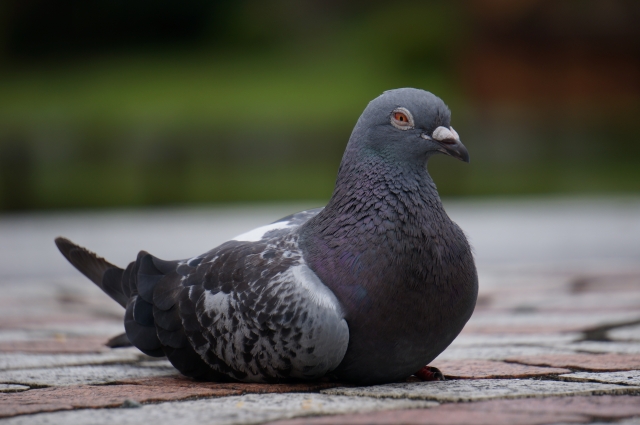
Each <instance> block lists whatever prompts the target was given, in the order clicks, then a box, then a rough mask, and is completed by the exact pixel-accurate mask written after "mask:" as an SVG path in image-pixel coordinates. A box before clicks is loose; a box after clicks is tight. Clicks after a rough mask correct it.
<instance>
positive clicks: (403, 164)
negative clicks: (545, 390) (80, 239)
mask: <svg viewBox="0 0 640 425" xmlns="http://www.w3.org/2000/svg"><path fill="white" fill-rule="evenodd" d="M450 119H451V114H450V111H449V109H448V107H447V106H446V105H445V103H444V102H443V101H442V100H441V99H440V98H438V97H437V96H435V95H433V94H431V93H429V92H427V91H423V90H419V89H414V88H402V89H396V90H390V91H386V92H384V93H383V94H382V95H380V96H379V97H377V98H375V99H374V100H372V101H371V102H370V103H369V104H368V106H367V107H366V108H365V110H364V112H363V113H362V115H361V116H360V118H359V119H358V121H357V123H356V126H355V128H354V130H353V132H352V134H351V137H350V138H349V142H348V144H347V146H346V150H345V153H344V156H343V158H342V162H341V164H340V168H339V171H338V176H337V180H336V184H335V189H334V192H333V195H332V196H331V199H330V200H329V202H328V204H327V205H326V206H325V207H324V208H318V209H312V210H308V211H303V212H298V213H296V214H293V215H290V216H288V217H285V218H282V219H280V220H278V221H276V222H274V223H271V224H268V225H266V226H263V227H259V228H257V229H255V230H252V231H249V232H247V233H244V234H242V235H240V236H237V237H235V238H234V239H232V240H230V241H228V242H225V243H223V244H222V245H220V246H218V247H217V248H214V249H212V250H211V251H209V252H206V253H204V254H202V255H198V256H196V257H192V258H189V259H185V260H175V261H166V260H161V259H159V258H157V257H154V256H153V255H151V254H149V253H147V252H146V251H141V252H140V253H139V254H138V257H137V259H136V260H135V261H133V262H131V263H130V264H129V265H128V266H127V267H126V268H125V269H121V268H119V267H117V266H115V265H113V264H111V263H109V262H108V261H106V260H105V259H103V258H101V257H98V256H97V255H96V254H94V253H92V252H91V251H88V250H86V249H85V248H82V247H80V246H78V245H76V244H74V243H73V242H71V241H69V240H67V239H65V238H62V237H60V238H57V239H56V241H55V242H56V245H57V246H58V248H59V250H60V251H61V253H62V254H63V255H64V257H66V259H67V260H68V261H69V262H70V263H71V264H72V265H73V266H75V267H76V268H77V269H78V270H79V271H80V272H81V273H83V274H84V275H85V276H86V277H88V278H89V279H90V280H91V281H92V282H94V283H95V284H96V285H97V286H99V287H100V288H101V289H102V290H103V291H104V292H105V293H106V294H107V295H109V296H110V297H111V298H112V299H113V300H115V301H116V302H117V303H119V304H120V305H121V306H122V307H124V308H125V309H126V312H125V315H124V328H125V331H126V336H127V338H128V340H129V341H130V342H131V343H132V344H133V345H134V346H135V347H137V348H138V349H139V350H140V351H142V352H143V353H145V354H147V355H149V356H157V357H161V356H166V357H167V358H168V360H169V361H170V362H171V363H172V364H173V366H174V367H175V368H176V369H178V370H179V371H180V372H181V373H182V374H184V375H186V376H189V377H193V378H195V379H199V380H211V381H218V382H225V381H241V382H289V381H296V380H313V379H320V378H323V379H334V380H339V381H341V382H349V383H354V384H365V385H368V384H380V383H388V382H397V381H401V380H404V379H406V378H408V377H409V376H411V375H412V374H416V373H417V372H418V371H420V370H422V369H423V367H425V365H427V364H428V363H429V362H431V361H432V360H433V359H434V358H436V357H437V356H438V355H439V354H440V353H441V352H442V351H443V350H444V349H445V348H446V347H447V346H448V345H449V344H450V343H451V342H452V341H453V340H454V338H455V337H456V336H457V335H458V334H459V333H460V331H461V330H462V328H463V327H464V325H465V323H466V322H467V321H468V320H469V318H470V317H471V314H472V312H473V310H474V307H475V303H476V298H477V293H478V277H477V272H476V267H475V263H474V259H473V254H472V250H471V247H470V245H469V243H468V241H467V238H466V236H465V234H464V233H463V231H462V230H461V229H460V227H458V226H457V225H456V224H455V223H454V222H453V221H452V220H451V219H450V218H449V217H448V216H447V214H446V212H445V210H444V208H443V206H442V202H441V200H440V197H439V195H438V191H437V189H436V186H435V184H434V182H433V180H432V178H431V177H430V175H429V173H428V171H427V161H428V160H429V158H430V157H431V156H432V155H434V154H438V153H444V154H446V155H449V156H452V157H454V158H457V159H459V160H462V161H464V162H469V154H468V152H467V149H466V148H465V147H464V145H463V144H462V143H461V142H460V137H459V136H458V133H457V132H456V131H455V130H454V129H453V128H452V127H451V124H450ZM431 369H433V368H430V369H428V370H431ZM426 373H427V374H430V375H433V373H431V372H429V371H427V372H426ZM418 376H420V375H418Z"/></svg>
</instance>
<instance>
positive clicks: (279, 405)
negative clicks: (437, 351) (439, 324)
mask: <svg viewBox="0 0 640 425" xmlns="http://www.w3.org/2000/svg"><path fill="white" fill-rule="evenodd" d="M98 388H106V387H98ZM39 391H42V390H39ZM114 402H115V401H114ZM435 405H437V404H436V403H433V402H428V401H421V400H390V399H389V400H382V399H376V398H370V397H342V396H330V395H325V394H296V393H292V394H259V395H257V394H250V395H243V396H232V397H223V398H214V399H204V400H195V401H182V402H167V403H161V404H152V405H143V406H142V407H140V408H137V409H101V410H98V411H96V410H93V409H83V410H74V411H61V412H55V413H40V414H35V415H27V416H16V417H12V418H7V419H5V420H4V421H3V425H19V424H29V425H38V424H52V423H54V424H67V425H75V424H87V423H91V424H95V425H101V424H105V425H113V424H122V425H127V424H134V425H138V424H141V423H153V422H155V423H162V424H171V425H182V424H185V425H187V424H188V425H193V424H197V423H206V424H215V425H226V424H254V423H263V422H266V421H274V420H278V419H286V418H294V417H298V416H311V415H332V414H340V413H353V412H366V411H373V410H376V411H377V410H391V409H411V408H426V407H432V406H435Z"/></svg>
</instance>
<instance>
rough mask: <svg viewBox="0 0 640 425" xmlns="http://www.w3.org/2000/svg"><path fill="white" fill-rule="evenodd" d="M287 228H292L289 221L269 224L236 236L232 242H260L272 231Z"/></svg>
mask: <svg viewBox="0 0 640 425" xmlns="http://www.w3.org/2000/svg"><path fill="white" fill-rule="evenodd" d="M287 227H292V226H290V225H289V222H288V221H279V222H277V223H271V224H267V225H266V226H262V227H258V228H256V229H253V230H250V231H248V232H247V233H243V234H241V235H238V236H236V237H235V238H233V239H232V240H234V241H240V242H258V241H260V240H261V239H262V237H263V236H264V235H265V234H266V233H267V232H269V231H271V230H278V229H286V228H287Z"/></svg>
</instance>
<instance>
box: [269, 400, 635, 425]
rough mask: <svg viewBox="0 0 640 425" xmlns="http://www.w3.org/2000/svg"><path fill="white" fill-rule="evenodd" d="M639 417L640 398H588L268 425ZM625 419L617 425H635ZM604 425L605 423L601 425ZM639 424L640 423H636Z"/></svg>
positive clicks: (531, 424)
mask: <svg viewBox="0 0 640 425" xmlns="http://www.w3.org/2000/svg"><path fill="white" fill-rule="evenodd" d="M633 415H640V397H637V396H635V397H634V396H590V397H589V396H587V397H581V396H577V397H549V398H540V399H527V400H491V401H482V402H475V403H462V404H460V403H457V404H446V405H441V406H439V407H435V408H432V409H416V410H400V411H383V412H375V413H363V414H351V415H342V416H339V417H337V418H336V417H319V418H318V417H317V418H299V419H292V420H283V421H277V422H271V423H269V425H303V424H309V425H321V424H334V423H341V424H397V423H410V424H431V425H438V424H446V425H457V424H459V425H467V424H468V425H502V424H504V425H513V424H518V425H538V424H556V425H560V424H569V423H576V422H579V423H585V422H588V423H590V424H591V425H595V423H594V422H592V421H593V420H596V421H597V420H598V418H606V419H607V422H606V423H608V424H610V423H611V419H619V418H626V417H629V416H633ZM633 421H635V419H628V420H625V419H623V420H622V421H620V422H617V421H616V422H615V423H616V424H627V425H631V424H633V423H634V422H633ZM597 423H600V422H597ZM602 423H603V424H604V422H602ZM636 423H640V422H636Z"/></svg>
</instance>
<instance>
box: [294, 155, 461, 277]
mask: <svg viewBox="0 0 640 425" xmlns="http://www.w3.org/2000/svg"><path fill="white" fill-rule="evenodd" d="M450 225H451V221H450V219H449V217H448V216H447V214H446V213H445V211H444V209H443V207H442V203H441V201H440V197H439V196H438V191H437V189H436V186H435V184H434V183H433V180H432V179H431V177H430V176H429V173H428V172H427V170H426V167H425V165H424V164H422V165H420V164H416V166H411V165H407V164H393V163H388V162H386V161H384V160H383V159H380V158H376V157H370V158H365V159H361V160H359V161H343V163H342V164H341V166H340V171H339V173H338V179H337V182H336V188H335V190H334V193H333V196H332V197H331V200H330V201H329V203H328V204H327V206H326V207H325V208H324V210H323V211H322V212H320V213H319V214H318V215H317V216H316V217H314V218H313V219H311V220H309V222H307V223H306V224H305V225H304V226H303V228H302V229H301V241H302V243H303V248H304V249H305V250H306V251H307V255H309V256H310V257H318V258H326V257H327V255H328V256H331V255H343V254H344V251H343V250H344V249H347V250H349V251H351V254H353V255H358V253H365V252H370V251H371V247H372V246H373V247H375V250H376V251H377V254H378V255H381V256H384V257H385V258H398V259H402V260H401V261H404V262H406V263H407V266H408V267H412V266H409V264H410V263H412V262H418V263H421V262H423V261H424V260H425V259H424V258H422V257H423V256H424V255H425V254H426V255H428V252H427V251H430V250H431V249H430V246H431V245H432V244H433V243H434V240H442V228H443V227H445V228H449V227H451V226H450ZM338 247H339V248H338ZM434 249H435V247H434ZM351 254H350V255H351ZM363 260H364V258H363Z"/></svg>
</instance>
